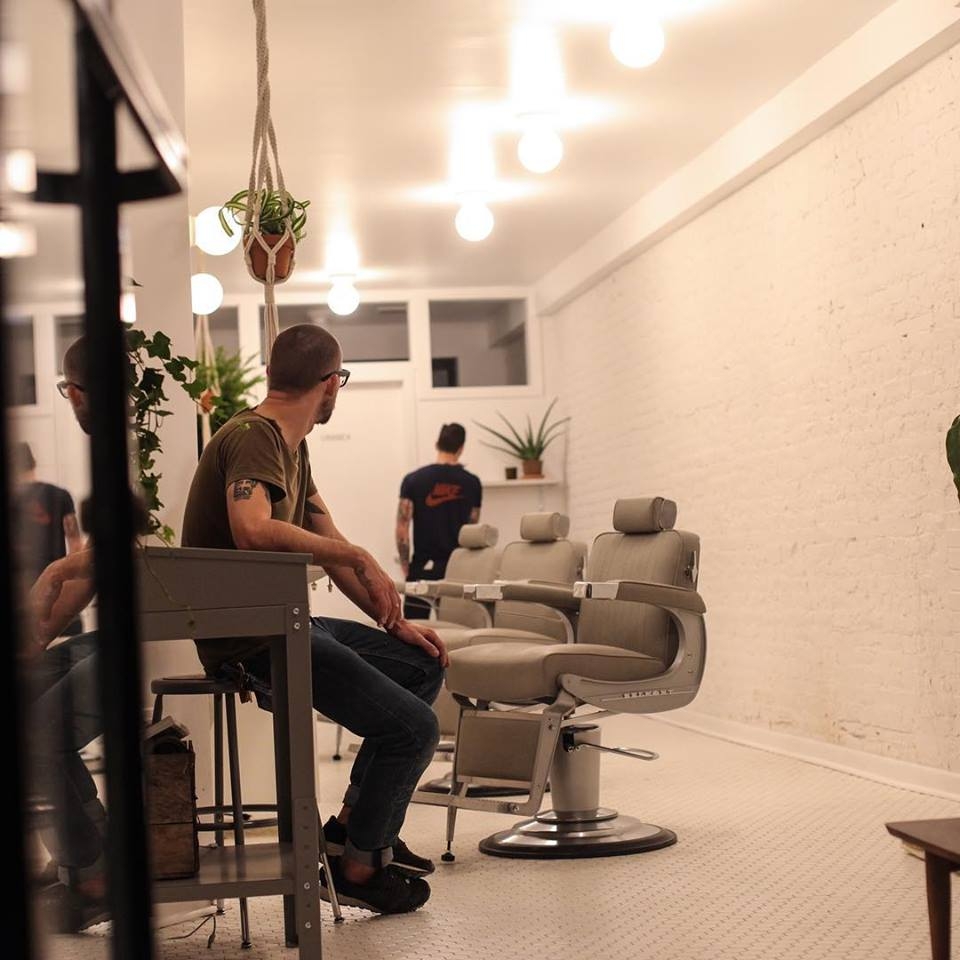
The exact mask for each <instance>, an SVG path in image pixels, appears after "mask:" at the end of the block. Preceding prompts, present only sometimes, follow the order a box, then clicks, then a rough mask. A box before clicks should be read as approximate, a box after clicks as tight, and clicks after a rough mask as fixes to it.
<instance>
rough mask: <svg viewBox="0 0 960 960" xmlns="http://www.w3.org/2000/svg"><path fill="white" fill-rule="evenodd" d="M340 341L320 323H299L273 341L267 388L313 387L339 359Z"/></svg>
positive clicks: (299, 390)
mask: <svg viewBox="0 0 960 960" xmlns="http://www.w3.org/2000/svg"><path fill="white" fill-rule="evenodd" d="M340 355H341V352H340V344H339V343H338V342H337V338H336V337H335V336H334V335H333V334H332V333H329V332H328V331H326V330H324V329H323V327H318V326H316V325H314V324H312V323H298V324H297V325H296V326H294V327H288V328H287V329H286V330H284V331H283V332H282V333H281V334H280V335H279V336H278V337H277V339H276V340H275V341H274V343H273V349H272V350H271V351H270V362H269V364H268V365H267V388H268V389H270V390H284V391H289V392H290V393H306V391H307V390H312V389H313V388H314V387H315V386H316V385H317V384H318V383H319V382H320V380H321V379H322V378H323V377H324V376H326V375H327V374H328V373H332V372H333V369H334V367H335V366H336V365H337V364H338V363H339V357H340Z"/></svg>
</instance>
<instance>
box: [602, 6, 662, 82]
mask: <svg viewBox="0 0 960 960" xmlns="http://www.w3.org/2000/svg"><path fill="white" fill-rule="evenodd" d="M665 45H666V37H665V36H664V33H663V27H662V26H660V23H659V22H658V21H657V20H656V19H655V18H654V17H652V16H649V15H644V14H637V15H633V16H631V17H628V18H627V19H625V20H621V21H620V23H618V24H617V25H616V26H615V27H614V28H613V30H612V31H611V32H610V50H611V52H612V53H613V55H614V56H615V57H616V58H617V60H619V61H620V62H621V63H622V64H623V65H624V66H625V67H632V68H634V69H638V68H640V67H649V66H652V65H653V64H654V63H656V62H657V61H658V60H659V59H660V55H661V54H662V53H663V48H664V46H665Z"/></svg>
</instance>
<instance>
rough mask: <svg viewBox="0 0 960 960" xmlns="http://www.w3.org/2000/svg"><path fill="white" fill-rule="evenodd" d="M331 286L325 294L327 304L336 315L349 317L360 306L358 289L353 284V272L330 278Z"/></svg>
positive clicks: (354, 279)
mask: <svg viewBox="0 0 960 960" xmlns="http://www.w3.org/2000/svg"><path fill="white" fill-rule="evenodd" d="M330 280H331V283H332V286H331V287H330V292H329V293H328V294H327V306H328V307H329V308H330V309H331V310H332V311H333V312H334V313H335V314H336V315H337V316H338V317H349V316H350V314H351V313H353V312H354V311H355V310H356V309H357V307H359V306H360V291H359V290H357V288H356V286H355V281H356V277H355V276H353V274H340V275H338V276H334V277H331V278H330Z"/></svg>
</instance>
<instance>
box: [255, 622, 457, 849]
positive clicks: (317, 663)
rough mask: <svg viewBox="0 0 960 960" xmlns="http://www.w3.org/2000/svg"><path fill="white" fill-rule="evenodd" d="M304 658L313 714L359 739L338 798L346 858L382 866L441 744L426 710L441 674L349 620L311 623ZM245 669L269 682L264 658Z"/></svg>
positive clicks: (414, 650) (414, 652) (430, 661)
mask: <svg viewBox="0 0 960 960" xmlns="http://www.w3.org/2000/svg"><path fill="white" fill-rule="evenodd" d="M310 652H311V663H312V669H313V706H314V709H316V710H317V711H319V712H320V713H322V714H323V715H324V716H325V717H327V718H329V719H330V720H332V721H333V722H334V723H339V724H341V725H342V726H344V727H346V728H347V729H348V730H349V731H351V732H352V733H355V734H356V735H357V736H360V737H363V744H362V746H361V747H360V751H359V753H358V754H357V759H356V760H355V761H354V764H353V769H352V770H351V771H350V786H349V787H348V788H347V792H346V795H345V796H344V798H343V802H344V805H345V806H348V807H350V808H351V813H350V821H349V823H348V824H347V837H348V839H347V844H346V850H347V853H348V855H349V856H351V857H352V858H354V859H356V860H359V861H360V862H362V863H367V864H370V865H372V866H381V865H385V864H386V863H389V861H390V848H391V847H392V846H393V844H394V843H395V842H396V840H397V837H398V835H399V833H400V828H401V827H402V826H403V820H404V817H405V816H406V813H407V806H408V805H409V803H410V797H411V795H412V794H413V791H414V789H415V788H416V786H417V781H418V780H419V779H420V776H421V774H422V773H423V771H424V770H425V769H426V768H427V765H428V764H429V763H430V761H431V759H432V758H433V753H434V750H436V747H437V742H438V741H439V739H440V730H439V726H438V724H437V718H436V715H435V714H434V712H433V710H432V709H431V708H430V704H432V703H433V701H434V700H435V699H436V696H437V694H438V693H439V692H440V687H441V685H442V684H443V670H442V669H441V667H440V665H439V662H438V660H437V659H435V658H433V657H431V656H429V655H428V654H427V653H425V652H424V651H423V650H421V649H420V648H419V647H412V646H410V645H409V644H406V643H402V642H401V641H400V640H396V639H395V638H394V637H391V636H390V635H389V634H387V633H385V632H384V631H383V630H378V629H375V628H374V627H367V626H364V625H363V624H361V623H355V622H353V621H352V620H335V619H332V618H326V617H314V618H312V619H311V629H310ZM244 666H245V668H246V669H247V671H248V672H249V673H251V674H253V675H254V676H255V677H258V678H260V679H261V680H263V681H265V682H269V679H270V654H269V652H264V653H261V654H257V655H256V656H254V657H250V658H248V659H246V660H245V661H244Z"/></svg>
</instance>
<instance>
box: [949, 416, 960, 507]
mask: <svg viewBox="0 0 960 960" xmlns="http://www.w3.org/2000/svg"><path fill="white" fill-rule="evenodd" d="M947 463H948V464H950V469H951V471H952V472H953V485H954V486H955V487H956V488H957V498H958V499H960V417H956V418H955V419H954V421H953V423H952V424H951V425H950V429H949V430H948V431H947Z"/></svg>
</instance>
